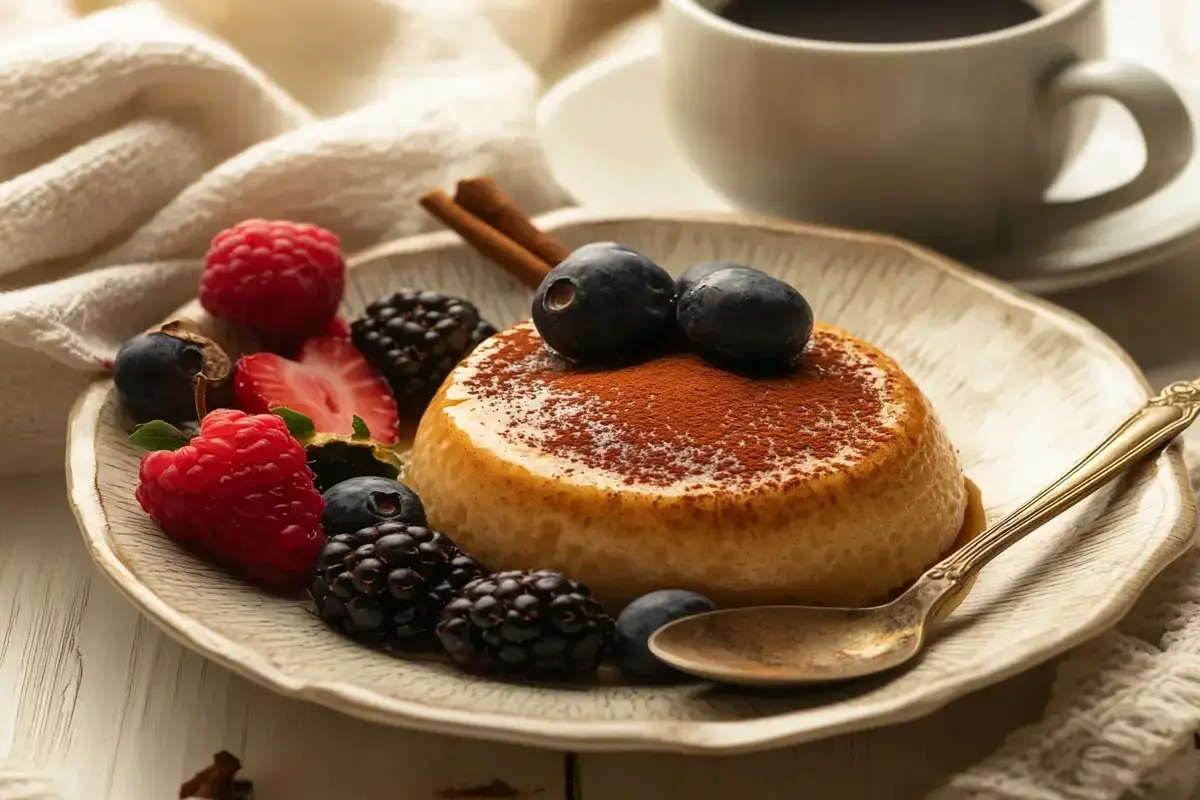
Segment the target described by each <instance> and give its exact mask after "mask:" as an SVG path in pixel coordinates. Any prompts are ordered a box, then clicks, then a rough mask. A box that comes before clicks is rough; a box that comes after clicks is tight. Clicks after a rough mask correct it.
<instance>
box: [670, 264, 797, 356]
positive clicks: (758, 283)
mask: <svg viewBox="0 0 1200 800" xmlns="http://www.w3.org/2000/svg"><path fill="white" fill-rule="evenodd" d="M678 317H679V328H680V330H681V331H682V332H683V335H684V336H685V337H686V338H687V339H688V341H689V342H690V343H691V345H692V347H694V348H695V349H696V351H697V352H699V353H700V354H701V355H703V356H705V357H707V358H710V359H712V360H714V361H721V362H729V363H733V364H740V365H745V366H752V365H754V366H765V365H785V364H790V363H791V362H793V361H794V360H795V359H796V357H797V356H799V355H800V353H801V352H803V350H804V345H805V344H807V343H808V337H809V336H810V335H811V334H812V328H813V312H812V307H811V306H809V304H808V301H807V300H805V299H804V296H803V295H801V294H800V293H799V292H797V291H796V290H795V289H793V288H792V287H791V286H789V285H787V284H786V283H784V282H783V281H780V280H776V279H775V278H772V277H771V276H769V275H766V274H764V273H762V272H759V271H758V270H753V269H744V268H733V269H723V270H718V271H717V272H714V273H712V274H711V275H708V276H706V277H704V278H701V279H700V280H699V281H697V282H696V283H695V284H694V285H693V286H692V287H691V288H690V289H688V291H687V292H686V293H684V295H683V296H682V297H680V298H679V309H678Z"/></svg>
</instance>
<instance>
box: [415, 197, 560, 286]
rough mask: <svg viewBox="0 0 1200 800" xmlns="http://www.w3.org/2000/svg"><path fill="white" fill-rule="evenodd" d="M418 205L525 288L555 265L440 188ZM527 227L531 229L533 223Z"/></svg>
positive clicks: (422, 198)
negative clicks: (469, 209)
mask: <svg viewBox="0 0 1200 800" xmlns="http://www.w3.org/2000/svg"><path fill="white" fill-rule="evenodd" d="M420 203H421V207H422V208H424V209H425V210H426V211H428V212H429V213H430V214H432V215H433V216H435V217H437V219H439V220H440V221H441V222H442V224H443V225H445V226H446V227H447V228H450V229H451V230H453V231H454V232H455V233H457V234H458V235H459V236H461V237H462V238H463V241H465V242H466V243H467V244H468V245H470V246H471V247H472V248H473V249H474V250H475V251H476V252H478V253H479V254H480V255H482V256H483V257H484V258H488V259H491V260H492V261H494V262H496V263H497V264H499V265H500V266H501V267H503V268H504V269H506V270H508V271H509V272H510V273H511V274H512V275H514V276H516V278H517V279H518V280H520V281H521V282H522V283H524V284H525V285H526V286H530V287H533V288H537V286H538V284H540V283H541V282H542V278H544V277H546V274H547V273H549V272H550V270H551V268H552V267H553V266H554V264H557V263H558V262H557V261H555V262H553V263H551V262H549V261H546V260H543V259H542V257H541V256H539V255H537V254H536V253H533V252H531V251H530V250H529V249H528V248H527V247H524V246H523V245H521V244H519V243H518V242H516V241H514V240H513V239H512V238H511V237H510V236H509V235H508V234H506V233H504V232H502V231H500V230H498V229H496V228H494V227H492V226H491V225H490V224H489V223H488V222H485V221H484V220H483V219H481V218H480V217H478V216H476V215H475V214H473V213H472V212H470V211H468V210H467V209H466V208H464V207H463V206H461V205H459V204H458V203H456V202H454V200H453V199H451V197H450V196H449V195H448V194H446V193H445V192H443V191H442V190H441V189H433V190H431V191H428V192H426V193H425V194H423V195H422V196H421V200H420ZM513 208H515V206H514V207H513ZM518 213H519V212H518ZM510 224H511V221H510ZM529 225H530V227H533V223H532V222H530V223H529ZM535 230H536V228H535Z"/></svg>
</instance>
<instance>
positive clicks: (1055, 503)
mask: <svg viewBox="0 0 1200 800" xmlns="http://www.w3.org/2000/svg"><path fill="white" fill-rule="evenodd" d="M1197 415H1200V380H1196V381H1180V382H1179V383H1173V384H1171V385H1170V386H1168V387H1167V388H1165V389H1163V391H1162V393H1161V394H1159V395H1157V396H1156V397H1152V398H1150V399H1149V400H1147V401H1146V404H1145V405H1144V406H1142V407H1141V408H1140V409H1138V410H1137V411H1135V412H1133V413H1132V414H1130V415H1129V418H1128V419H1126V420H1125V421H1124V422H1123V423H1121V425H1120V427H1118V428H1117V429H1116V430H1115V431H1113V432H1112V434H1111V435H1110V436H1109V437H1108V438H1107V439H1105V440H1104V442H1103V443H1101V444H1100V446H1098V447H1097V448H1096V449H1095V450H1093V451H1092V452H1090V453H1088V454H1087V455H1086V456H1084V457H1083V458H1082V459H1081V460H1080V461H1079V462H1078V463H1076V464H1075V466H1073V467H1071V468H1070V469H1069V470H1067V472H1066V474H1064V475H1063V476H1062V477H1061V478H1059V479H1058V480H1056V481H1054V483H1052V484H1050V485H1049V486H1047V487H1046V488H1045V489H1043V490H1042V491H1040V492H1038V493H1037V494H1036V495H1034V497H1033V498H1032V499H1030V500H1029V502H1027V503H1025V505H1023V506H1021V507H1020V508H1018V509H1017V510H1016V511H1014V512H1012V513H1011V514H1009V515H1008V516H1007V517H1005V518H1004V519H1002V520H1000V521H999V522H997V523H995V524H994V525H992V526H991V527H989V528H988V529H987V530H985V531H984V532H983V533H981V534H979V536H977V537H975V538H974V539H972V540H971V541H970V543H968V544H967V545H965V546H964V547H962V548H961V549H959V550H958V551H956V552H955V553H953V554H952V555H950V556H948V557H946V559H944V560H943V561H942V562H941V563H939V564H937V565H936V566H934V567H933V568H931V569H930V570H929V571H928V572H926V573H925V574H924V575H923V576H922V577H921V579H920V580H918V581H917V583H918V584H923V587H922V588H923V589H924V590H926V591H928V590H932V592H930V593H931V594H934V595H936V596H937V597H938V598H939V599H942V598H944V597H945V595H947V594H949V592H950V591H952V590H953V589H955V588H957V587H958V586H960V585H961V584H962V583H963V582H965V581H966V580H967V579H969V578H970V577H971V576H972V575H974V574H975V573H976V572H978V571H979V570H980V569H982V568H983V566H984V565H985V564H987V563H988V562H989V561H991V560H992V559H993V558H995V557H996V556H997V555H999V554H1000V553H1001V552H1003V551H1004V550H1005V549H1007V548H1008V547H1009V546H1010V545H1012V544H1014V543H1015V542H1017V541H1019V540H1021V539H1023V538H1024V537H1025V536H1026V535H1027V534H1029V533H1030V532H1031V531H1033V530H1035V529H1036V528H1038V527H1040V526H1041V525H1043V524H1045V523H1046V522H1047V521H1048V520H1050V519H1053V518H1054V517H1056V516H1058V515H1059V514H1061V513H1062V512H1064V511H1066V510H1067V509H1068V508H1070V507H1071V506H1073V505H1075V504H1076V503H1078V502H1079V501H1080V500H1083V499H1084V498H1085V497H1087V496H1089V495H1091V494H1092V493H1093V492H1095V491H1096V490H1097V489H1099V488H1100V487H1101V486H1103V485H1104V484H1106V483H1108V482H1109V481H1110V480H1112V479H1113V478H1115V477H1116V476H1117V475H1119V474H1121V473H1122V472H1124V471H1125V469H1126V468H1128V467H1129V465H1131V464H1133V463H1134V462H1136V461H1139V460H1141V459H1142V458H1145V457H1146V456H1148V455H1150V454H1151V453H1153V452H1154V451H1155V450H1157V449H1159V448H1160V447H1162V446H1164V445H1166V444H1168V443H1170V442H1171V440H1172V439H1174V438H1175V437H1176V436H1178V435H1179V434H1180V433H1182V432H1183V431H1184V430H1186V429H1187V428H1188V426H1190V425H1191V424H1192V423H1193V422H1194V421H1195V420H1196V417H1197ZM913 588H914V589H915V588H917V587H916V586H914V587H913ZM920 593H922V594H925V592H924V591H922V592H920ZM927 596H928V595H927Z"/></svg>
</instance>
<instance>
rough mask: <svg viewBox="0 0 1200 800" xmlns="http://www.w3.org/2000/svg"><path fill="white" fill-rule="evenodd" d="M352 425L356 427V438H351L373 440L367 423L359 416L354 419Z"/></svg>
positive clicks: (354, 437)
mask: <svg viewBox="0 0 1200 800" xmlns="http://www.w3.org/2000/svg"><path fill="white" fill-rule="evenodd" d="M351 424H352V425H354V436H352V437H351V438H353V439H370V438H371V429H370V428H368V427H367V423H365V422H363V418H362V417H360V416H359V415H358V414H355V415H354V419H353V421H352V422H351Z"/></svg>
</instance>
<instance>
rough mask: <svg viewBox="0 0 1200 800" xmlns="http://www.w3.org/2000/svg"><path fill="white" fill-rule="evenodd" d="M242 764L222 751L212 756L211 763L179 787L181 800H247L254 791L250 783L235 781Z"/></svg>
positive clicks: (231, 755) (230, 754)
mask: <svg viewBox="0 0 1200 800" xmlns="http://www.w3.org/2000/svg"><path fill="white" fill-rule="evenodd" d="M241 768H242V762H241V761H238V760H237V757H236V756H234V755H233V754H232V753H228V752H226V751H224V750H222V751H221V752H219V753H217V754H216V755H215V756H213V763H212V766H210V767H205V768H204V769H202V770H200V771H199V772H197V773H196V774H195V776H193V777H192V779H191V780H189V781H185V782H184V783H183V785H182V786H180V787H179V797H180V798H181V800H249V798H250V794H251V792H253V790H254V786H253V784H251V783H250V781H242V780H238V779H237V774H238V771H240V770H241Z"/></svg>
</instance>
